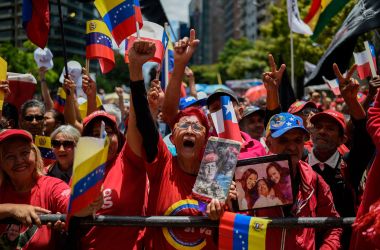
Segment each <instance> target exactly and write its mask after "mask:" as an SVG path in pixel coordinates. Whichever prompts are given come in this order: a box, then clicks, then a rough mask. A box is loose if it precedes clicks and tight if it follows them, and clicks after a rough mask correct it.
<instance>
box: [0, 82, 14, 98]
mask: <svg viewBox="0 0 380 250" xmlns="http://www.w3.org/2000/svg"><path fill="white" fill-rule="evenodd" d="M0 90H2V91H3V92H4V94H5V96H7V95H9V94H10V93H11V90H10V88H9V82H8V81H7V80H3V81H0Z"/></svg>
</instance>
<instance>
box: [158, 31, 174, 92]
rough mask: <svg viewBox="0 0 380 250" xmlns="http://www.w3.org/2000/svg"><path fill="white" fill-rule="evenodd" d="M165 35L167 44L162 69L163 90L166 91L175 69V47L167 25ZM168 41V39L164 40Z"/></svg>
mask: <svg viewBox="0 0 380 250" xmlns="http://www.w3.org/2000/svg"><path fill="white" fill-rule="evenodd" d="M165 35H166V36H167V43H166V45H165V44H164V46H165V56H164V58H163V60H162V63H161V65H162V67H161V79H160V80H161V88H162V89H163V90H164V91H165V89H166V86H168V84H169V79H170V75H171V73H172V72H173V68H174V47H173V42H172V39H171V37H170V33H168V32H167V24H165ZM164 41H166V39H164Z"/></svg>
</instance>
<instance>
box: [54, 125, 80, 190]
mask: <svg viewBox="0 0 380 250" xmlns="http://www.w3.org/2000/svg"><path fill="white" fill-rule="evenodd" d="M79 137H80V133H79V131H78V130H77V129H76V128H74V127H73V126H71V125H62V126H60V127H58V128H57V129H55V130H54V131H53V133H51V136H50V138H51V146H52V149H53V153H54V156H55V158H56V161H55V162H54V163H53V164H51V165H49V166H48V167H47V175H48V176H52V177H56V178H58V179H61V180H63V181H64V182H66V183H69V181H70V178H71V174H72V170H73V163H74V148H75V145H76V144H77V142H78V140H79Z"/></svg>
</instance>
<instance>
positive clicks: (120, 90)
mask: <svg viewBox="0 0 380 250" xmlns="http://www.w3.org/2000/svg"><path fill="white" fill-rule="evenodd" d="M115 93H116V95H117V96H118V97H119V98H123V94H124V90H123V88H122V87H115Z"/></svg>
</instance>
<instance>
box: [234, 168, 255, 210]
mask: <svg viewBox="0 0 380 250" xmlns="http://www.w3.org/2000/svg"><path fill="white" fill-rule="evenodd" d="M252 174H254V175H256V177H257V178H258V177H259V175H258V174H257V171H256V170H254V169H252V168H248V169H246V170H245V171H244V173H243V175H242V176H241V178H240V180H239V181H240V183H241V186H242V188H243V190H244V193H245V197H244V198H245V200H246V201H247V205H248V208H251V207H252V206H253V204H254V203H255V201H256V200H257V198H258V195H257V190H256V189H255V188H252V189H248V187H247V180H248V178H249V176H251V175H252Z"/></svg>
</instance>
